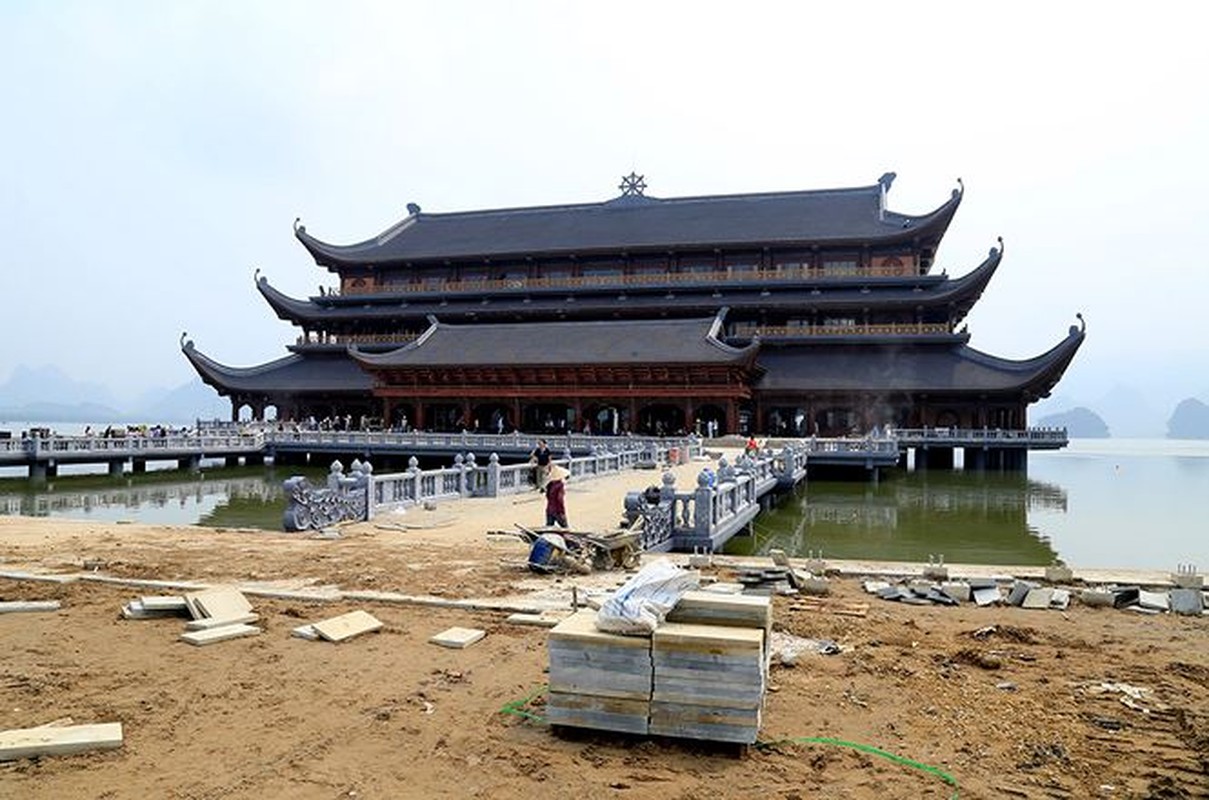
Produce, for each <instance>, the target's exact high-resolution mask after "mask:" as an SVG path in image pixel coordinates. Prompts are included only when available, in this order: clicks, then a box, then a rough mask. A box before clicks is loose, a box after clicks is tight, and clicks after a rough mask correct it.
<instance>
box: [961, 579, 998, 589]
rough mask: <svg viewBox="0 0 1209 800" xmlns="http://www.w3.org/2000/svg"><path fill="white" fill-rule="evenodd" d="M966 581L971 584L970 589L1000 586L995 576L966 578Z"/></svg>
mask: <svg viewBox="0 0 1209 800" xmlns="http://www.w3.org/2000/svg"><path fill="white" fill-rule="evenodd" d="M966 583H968V584H970V590H971V591H973V590H974V589H996V588H998V587H999V582H998V581H997V580H995V579H994V578H966Z"/></svg>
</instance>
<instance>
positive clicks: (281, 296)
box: [256, 276, 323, 324]
mask: <svg viewBox="0 0 1209 800" xmlns="http://www.w3.org/2000/svg"><path fill="white" fill-rule="evenodd" d="M256 289H257V290H258V291H259V292H260V294H261V296H262V297H264V299H265V302H267V303H268V304H269V307H270V308H272V309H273V312H274V313H275V314H277V318H278V319H282V320H285V321H286V322H293V323H295V324H301V323H302V322H304V321H308V320H313V319H315V318H316V317H317V316H318V315H319V314H320V313H321V312H322V311H323V309H322V308H321V307H320V306H318V305H317V304H315V303H314V302H312V301H310V300H299V299H297V298H294V297H290V296H289V295H288V294H286V293H284V292H282V291H280V290H279V289H275V288H273V286H271V285H270V284H269V280H268V278H265V277H264V276H259V277H257V279H256Z"/></svg>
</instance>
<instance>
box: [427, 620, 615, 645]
mask: <svg viewBox="0 0 1209 800" xmlns="http://www.w3.org/2000/svg"><path fill="white" fill-rule="evenodd" d="M592 613H595V612H592ZM486 635H487V631H483V630H479V629H478V628H456V627H455V628H449V629H448V630H444V631H441V632H440V633H438V634H436V635H434V636H433V637H431V638H430V639H429V640H428V641H429V642H431V643H432V644H439V645H440V646H441V647H453V648H456V649H458V650H461V649H462V648H465V647H469V646H470V645H472V644H474V643H475V642H477V641H478V640H479V639H482V638H483V637H484V636H486Z"/></svg>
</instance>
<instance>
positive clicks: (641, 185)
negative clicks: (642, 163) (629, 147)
mask: <svg viewBox="0 0 1209 800" xmlns="http://www.w3.org/2000/svg"><path fill="white" fill-rule="evenodd" d="M617 188H618V189H620V190H621V196H622V197H646V176H645V175H639V174H637V173H636V172H634V171H633V170H630V174H629V175H626V176H624V177H623V178H622V179H621V184H620V185H619V186H618V187H617Z"/></svg>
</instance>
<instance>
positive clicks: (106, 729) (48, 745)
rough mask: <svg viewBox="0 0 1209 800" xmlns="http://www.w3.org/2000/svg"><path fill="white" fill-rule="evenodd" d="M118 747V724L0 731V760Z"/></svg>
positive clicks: (120, 725)
mask: <svg viewBox="0 0 1209 800" xmlns="http://www.w3.org/2000/svg"><path fill="white" fill-rule="evenodd" d="M121 746H122V723H120V722H106V723H102V724H99V725H71V726H67V727H39V728H19V729H16V730H7V731H0V761H15V760H16V759H19V758H34V757H41V756H66V755H71V754H73V753H83V752H86V751H88V750H112V749H113V748H115V747H121Z"/></svg>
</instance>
